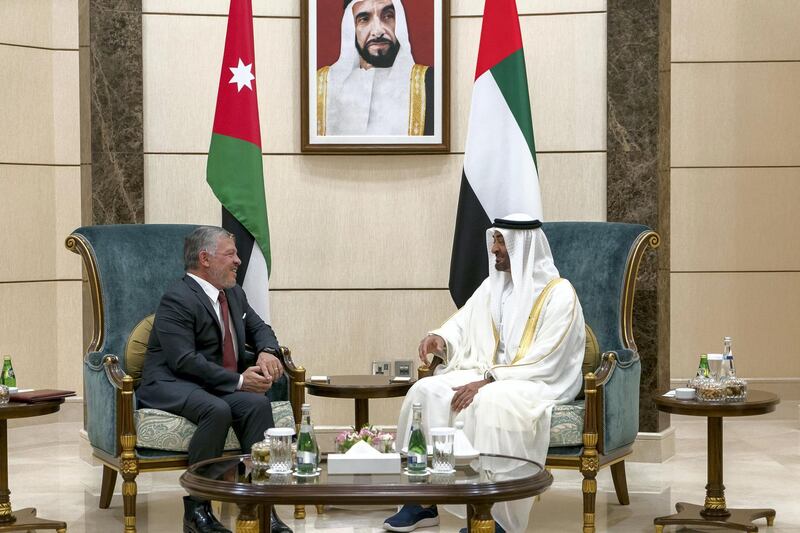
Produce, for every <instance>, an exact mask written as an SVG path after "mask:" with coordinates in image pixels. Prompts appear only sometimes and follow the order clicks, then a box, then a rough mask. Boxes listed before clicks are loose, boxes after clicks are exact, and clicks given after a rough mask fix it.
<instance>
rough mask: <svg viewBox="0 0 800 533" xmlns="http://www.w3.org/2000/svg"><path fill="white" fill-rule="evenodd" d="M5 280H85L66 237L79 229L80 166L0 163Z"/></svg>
mask: <svg viewBox="0 0 800 533" xmlns="http://www.w3.org/2000/svg"><path fill="white" fill-rule="evenodd" d="M0 198H5V199H6V200H5V201H4V203H3V209H2V210H0V224H2V226H3V227H5V228H12V229H11V230H10V231H4V232H2V236H0V248H1V249H3V250H6V251H7V252H8V254H7V256H6V260H4V261H2V262H0V282H4V281H30V280H38V279H46V280H53V279H80V276H81V269H80V265H79V264H77V263H75V262H74V261H72V260H71V258H70V257H69V256H72V255H73V254H71V253H69V252H68V251H67V250H66V249H65V248H64V238H66V236H67V235H68V234H69V232H71V231H72V230H73V229H74V228H76V227H77V226H79V225H80V220H81V219H80V205H81V204H80V168H79V167H52V166H32V165H0Z"/></svg>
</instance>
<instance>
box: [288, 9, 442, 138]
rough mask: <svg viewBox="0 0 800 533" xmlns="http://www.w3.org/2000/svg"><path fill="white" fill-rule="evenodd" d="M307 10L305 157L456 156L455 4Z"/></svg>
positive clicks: (303, 29)
mask: <svg viewBox="0 0 800 533" xmlns="http://www.w3.org/2000/svg"><path fill="white" fill-rule="evenodd" d="M301 5H302V16H301V33H302V36H301V42H302V61H303V64H302V66H301V73H302V74H301V84H302V110H301V117H302V127H301V132H302V151H303V152H323V153H325V152H327V153H341V152H360V153H403V152H413V153H419V152H446V151H447V150H448V149H449V142H450V124H449V118H450V116H449V104H450V102H449V89H450V87H449V77H450V75H449V63H448V56H449V33H448V21H449V0H302V1H301Z"/></svg>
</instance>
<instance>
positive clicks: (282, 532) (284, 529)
mask: <svg viewBox="0 0 800 533" xmlns="http://www.w3.org/2000/svg"><path fill="white" fill-rule="evenodd" d="M269 529H270V533H292V528H290V527H289V526H287V525H286V524H284V523H283V521H282V520H281V519H280V518H279V517H278V513H276V512H275V507H273V508H272V515H271V516H270V524H269Z"/></svg>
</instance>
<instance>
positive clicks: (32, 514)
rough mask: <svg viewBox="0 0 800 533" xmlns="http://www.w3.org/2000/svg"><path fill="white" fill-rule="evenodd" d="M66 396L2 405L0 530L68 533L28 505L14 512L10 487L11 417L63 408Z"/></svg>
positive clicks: (63, 525) (1, 531) (0, 427)
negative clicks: (9, 438)
mask: <svg viewBox="0 0 800 533" xmlns="http://www.w3.org/2000/svg"><path fill="white" fill-rule="evenodd" d="M62 403H64V399H63V398H61V399H58V400H50V401H47V402H39V403H19V402H11V403H9V404H8V405H6V406H4V407H0V533H4V532H6V531H28V530H39V529H55V530H56V531H57V532H58V533H66V531H67V524H66V523H64V522H57V521H54V520H45V519H43V518H37V517H36V509H34V508H33V507H27V508H25V509H20V510H18V511H13V512H12V511H11V499H10V495H11V491H10V490H8V420H9V419H11V418H28V417H32V416H41V415H49V414H50V413H55V412H57V411H58V410H59V409H61V404H62Z"/></svg>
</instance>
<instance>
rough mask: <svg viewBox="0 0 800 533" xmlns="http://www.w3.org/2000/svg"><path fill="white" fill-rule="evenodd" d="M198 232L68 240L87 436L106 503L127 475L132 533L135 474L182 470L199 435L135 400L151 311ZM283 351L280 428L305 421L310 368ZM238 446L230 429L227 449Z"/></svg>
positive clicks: (181, 228) (124, 228)
mask: <svg viewBox="0 0 800 533" xmlns="http://www.w3.org/2000/svg"><path fill="white" fill-rule="evenodd" d="M195 227H196V226H191V225H177V224H124V225H108V226H88V227H83V228H78V229H76V230H75V231H74V232H73V233H72V234H71V235H70V236H69V237H67V239H66V243H65V244H66V247H67V249H69V250H71V251H72V252H75V253H77V254H80V256H81V257H82V259H83V264H84V267H85V269H86V275H87V276H88V281H89V289H90V293H91V301H92V321H93V333H92V337H91V342H90V344H89V347H88V349H87V351H86V354H85V355H84V357H83V384H84V401H85V425H86V431H87V433H88V435H89V441H90V443H91V445H92V448H93V453H94V456H95V457H97V458H98V459H99V460H100V461H101V462H102V463H103V482H102V488H101V494H100V507H101V508H107V507H108V506H109V505H110V503H111V497H112V495H113V493H114V485H115V483H116V478H117V472H121V473H122V477H123V484H122V495H123V507H124V516H125V532H126V533H134V532H135V531H136V476H137V475H138V474H139V472H146V471H152V470H168V469H181V468H185V467H186V465H187V456H186V453H185V452H186V446H187V445H188V442H189V440H190V438H191V436H192V434H193V433H194V430H195V426H194V425H193V424H191V423H190V422H189V421H188V420H186V419H184V418H182V417H178V416H175V415H172V414H170V413H166V412H163V411H159V410H156V409H141V410H137V409H136V405H135V404H136V402H135V398H134V396H135V384H136V383H138V377H139V375H138V373H139V372H140V371H141V365H142V362H143V361H142V359H141V358H142V357H143V353H144V351H145V349H146V343H147V338H148V336H149V329H150V327H151V326H152V316H151V315H152V313H154V312H155V310H156V307H157V306H158V302H159V300H160V299H161V295H162V293H163V291H164V290H165V289H166V287H167V286H168V285H169V284H170V283H171V282H172V281H174V280H176V279H180V278H181V277H182V276H183V272H184V269H183V241H184V237H185V236H186V235H188V234H189V233H190V232H191V231H192V230H193V229H194V228H195ZM281 350H282V357H283V363H284V366H285V367H286V377H287V379H285V380H283V382H282V383H281V382H277V383H276V384H275V386H273V388H272V389H271V390H270V393H269V395H270V398H271V399H272V408H273V415H274V418H275V421H276V425H290V426H291V425H294V421H295V420H299V417H300V405H301V403H302V401H303V395H304V382H305V370H304V369H303V368H302V367H297V366H295V364H294V362H293V361H292V358H291V354H290V351H289V350H288V349H287V348H285V347H281ZM287 400H290V401H287ZM238 448H239V443H238V442H237V441H236V438H235V436H234V435H233V432H230V433H229V436H228V441H227V442H226V447H225V449H226V450H229V451H238ZM247 452H249V450H247Z"/></svg>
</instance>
